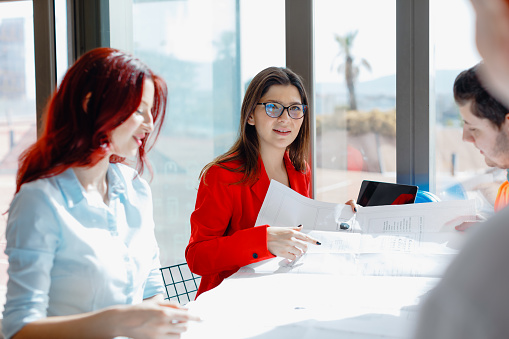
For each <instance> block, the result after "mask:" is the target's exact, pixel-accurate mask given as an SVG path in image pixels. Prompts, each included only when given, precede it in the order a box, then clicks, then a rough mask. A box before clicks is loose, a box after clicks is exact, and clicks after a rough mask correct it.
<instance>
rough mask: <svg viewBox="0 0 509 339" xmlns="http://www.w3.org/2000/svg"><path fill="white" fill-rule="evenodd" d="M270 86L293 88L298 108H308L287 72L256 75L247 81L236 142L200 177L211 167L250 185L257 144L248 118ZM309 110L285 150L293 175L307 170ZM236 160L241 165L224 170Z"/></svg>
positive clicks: (254, 172) (255, 168) (278, 69)
mask: <svg viewBox="0 0 509 339" xmlns="http://www.w3.org/2000/svg"><path fill="white" fill-rule="evenodd" d="M272 85H293V86H295V87H296V88H297V90H298V91H299V94H300V97H301V100H302V104H304V105H309V102H308V97H307V94H306V90H305V89H304V84H303V81H302V78H301V77H300V76H299V75H297V74H296V73H294V72H293V71H292V70H290V69H288V68H282V67H269V68H266V69H264V70H262V71H261V72H259V73H258V74H257V75H256V76H255V77H254V78H253V80H251V82H250V84H249V86H248V88H247V90H246V94H245V96H244V100H243V102H242V108H241V112H240V127H239V136H238V138H237V141H235V143H234V144H233V146H232V147H231V148H230V150H228V151H227V152H226V153H224V154H222V155H220V156H218V157H217V158H215V159H214V160H213V161H212V162H210V163H209V164H207V165H206V166H205V167H204V168H203V169H202V171H201V173H200V177H203V176H205V175H206V173H207V171H208V169H209V168H210V167H212V166H213V165H218V166H220V167H222V168H225V169H227V170H230V171H233V172H243V173H244V176H243V178H242V180H241V181H240V183H248V182H252V181H254V180H255V179H256V178H257V177H258V176H259V174H260V173H259V172H260V167H259V164H258V158H259V155H260V150H259V140H258V135H257V134H256V129H255V126H252V125H250V124H248V123H247V121H248V119H249V116H250V115H251V114H252V113H253V112H254V110H255V108H256V104H257V103H258V102H259V101H260V99H261V98H262V97H263V95H265V93H267V91H268V90H269V88H270V86H272ZM310 115H311V112H310V109H309V107H308V110H307V112H306V114H305V115H304V118H303V119H304V121H303V122H302V125H301V128H300V131H299V134H298V135H297V137H296V138H295V140H294V141H293V142H292V143H291V144H290V146H288V153H289V156H290V160H291V162H292V164H293V166H294V167H295V169H296V170H297V171H302V172H304V171H305V170H306V169H307V165H306V159H307V158H308V155H309V140H310V128H311V127H310V119H311V118H310ZM237 160H240V162H241V165H240V166H239V167H237V168H231V167H226V166H225V165H224V164H225V163H227V162H232V161H237Z"/></svg>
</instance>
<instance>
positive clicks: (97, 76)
mask: <svg viewBox="0 0 509 339" xmlns="http://www.w3.org/2000/svg"><path fill="white" fill-rule="evenodd" d="M146 79H149V80H152V81H153V82H154V89H155V93H154V105H153V107H152V116H153V117H154V123H155V125H156V129H155V132H154V133H152V134H151V136H152V137H153V139H156V138H157V136H158V135H159V132H160V130H161V125H162V123H163V120H164V117H165V112H166V100H167V95H168V91H167V86H166V83H165V81H164V80H163V79H162V78H161V77H159V76H157V75H155V74H154V73H153V72H152V71H151V70H150V69H149V68H148V67H147V66H146V65H145V64H144V63H142V62H141V61H140V60H138V59H137V58H135V57H133V56H132V55H130V54H127V53H124V52H122V51H119V50H117V49H113V48H96V49H93V50H91V51H89V52H87V53H85V54H84V55H83V56H81V57H80V58H79V59H78V60H77V61H76V62H75V63H74V65H73V66H72V67H71V68H69V70H68V71H67V73H66V75H65V77H64V79H63V80H62V83H61V84H60V87H59V88H58V90H57V91H55V93H54V94H53V96H52V97H51V100H50V101H49V104H48V106H47V109H46V112H45V122H44V131H43V133H42V135H41V137H40V138H39V140H37V141H36V142H35V143H34V144H33V145H32V146H30V147H29V148H28V149H27V150H25V151H24V152H23V154H22V155H21V156H20V161H19V169H18V173H17V178H16V192H18V191H19V189H20V187H21V185H23V184H24V183H26V182H30V181H33V180H37V179H39V178H45V177H50V176H53V175H57V174H59V173H62V172H63V171H65V170H66V169H68V168H69V167H71V166H93V165H95V164H96V163H98V162H99V160H101V159H102V158H104V157H105V156H106V154H107V152H106V150H105V149H106V148H107V147H106V146H107V145H108V144H109V142H110V140H109V137H110V133H111V131H112V130H114V129H115V128H116V127H118V126H119V125H120V124H122V122H124V121H125V120H126V119H127V118H129V116H130V115H131V114H132V113H133V112H134V111H135V110H136V108H138V106H139V105H140V102H141V98H142V94H143V84H144V81H145V80H146ZM85 102H86V103H87V104H86V105H87V106H86V107H84V103H85ZM146 144H147V138H145V139H143V141H142V145H141V146H140V147H139V150H138V159H137V160H138V164H137V167H138V168H137V169H138V172H139V173H140V174H141V173H142V172H143V167H144V165H148V162H147V160H146V150H145V147H146ZM151 144H153V142H152V141H151ZM124 160H125V159H124V158H121V157H118V156H111V157H110V162H122V161H124ZM149 169H150V166H149Z"/></svg>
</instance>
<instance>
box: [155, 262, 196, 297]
mask: <svg viewBox="0 0 509 339" xmlns="http://www.w3.org/2000/svg"><path fill="white" fill-rule="evenodd" d="M160 270H161V274H162V276H163V282H164V287H165V288H166V298H165V300H170V301H172V300H175V299H177V301H178V302H179V303H180V304H181V305H185V304H187V303H188V302H190V301H193V300H194V298H195V297H196V292H197V291H198V286H199V285H200V280H201V277H200V276H199V275H196V274H194V273H193V272H191V270H190V269H189V266H187V263H183V264H178V265H173V266H167V267H162V268H160Z"/></svg>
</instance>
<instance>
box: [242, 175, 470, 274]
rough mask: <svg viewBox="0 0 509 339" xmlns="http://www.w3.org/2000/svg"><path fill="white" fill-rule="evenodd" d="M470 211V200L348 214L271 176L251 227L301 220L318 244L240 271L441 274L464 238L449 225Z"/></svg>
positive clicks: (294, 223) (295, 223)
mask: <svg viewBox="0 0 509 339" xmlns="http://www.w3.org/2000/svg"><path fill="white" fill-rule="evenodd" d="M475 214H476V209H475V202H474V201H473V200H461V201H442V202H432V203H421V204H407V205H389V206H373V207H362V206H359V207H358V211H357V213H353V212H352V210H351V207H350V206H349V205H344V204H334V203H327V202H320V201H316V200H313V199H309V198H306V197H304V196H302V195H300V194H299V193H297V192H295V191H293V190H292V189H290V188H288V187H286V186H285V185H282V184H280V183H279V182H277V181H274V180H272V181H271V184H270V186H269V190H268V192H267V195H266V197H265V200H264V202H263V205H262V207H261V209H260V212H259V214H258V219H257V221H256V226H260V225H267V224H268V225H270V226H272V227H295V226H298V225H300V224H302V225H303V232H306V233H308V234H309V235H310V236H312V237H314V238H315V239H317V240H319V241H320V242H321V245H320V246H318V245H311V244H308V251H307V253H305V254H304V255H303V256H301V257H300V258H298V259H297V260H295V261H289V260H287V259H283V258H273V259H269V260H265V261H262V262H259V263H255V264H252V265H248V266H245V267H243V268H241V270H240V271H239V273H240V274H242V273H244V274H251V273H277V272H292V273H327V274H342V275H375V276H380V275H382V276H384V275H386V276H413V277H415V276H422V277H440V276H441V275H442V273H443V272H444V270H445V268H446V267H447V265H448V264H449V263H450V261H451V260H452V259H453V258H454V256H455V254H456V253H457V252H458V250H459V249H460V248H461V246H462V244H463V242H464V240H465V238H466V234H464V233H462V232H458V231H456V230H455V229H454V226H456V225H458V224H460V223H461V222H463V221H475ZM345 224H346V225H348V228H347V229H345V227H344V226H345ZM341 225H343V227H341Z"/></svg>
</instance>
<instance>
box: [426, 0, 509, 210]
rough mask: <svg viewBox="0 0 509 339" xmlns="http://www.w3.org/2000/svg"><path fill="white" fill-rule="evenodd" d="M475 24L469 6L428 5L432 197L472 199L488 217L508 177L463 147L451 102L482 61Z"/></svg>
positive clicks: (455, 0)
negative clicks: (459, 82)
mask: <svg viewBox="0 0 509 339" xmlns="http://www.w3.org/2000/svg"><path fill="white" fill-rule="evenodd" d="M452 17H454V18H455V19H454V25H451V18H452ZM474 23H475V16H474V12H473V8H472V6H471V4H470V3H469V2H468V1H464V0H450V1H439V0H432V1H431V2H430V31H431V33H432V34H431V35H430V42H431V55H432V59H431V60H432V64H434V70H431V72H432V74H434V77H432V79H433V81H432V82H431V87H432V88H434V92H432V102H433V101H434V106H432V108H435V110H436V125H435V136H436V142H435V169H436V182H437V190H436V191H437V194H438V195H439V196H440V197H441V198H442V199H444V200H450V199H476V201H477V206H478V208H479V210H480V211H481V212H485V213H489V212H492V211H493V204H494V200H495V196H496V193H497V189H498V186H499V185H500V183H501V181H503V180H505V174H506V172H505V171H503V170H500V169H495V168H490V167H488V166H487V165H486V163H485V162H484V156H482V155H481V154H480V152H479V151H478V150H477V149H476V148H475V147H474V146H473V145H472V144H471V143H468V142H464V141H462V127H463V124H462V118H461V116H460V114H459V110H458V107H457V105H456V103H455V101H454V96H453V84H454V80H455V78H456V76H457V75H458V74H459V73H460V72H461V71H463V70H466V69H468V68H470V67H472V66H474V65H475V64H477V63H478V62H479V61H480V60H481V58H480V56H479V54H478V52H477V49H476V46H475V31H474Z"/></svg>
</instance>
